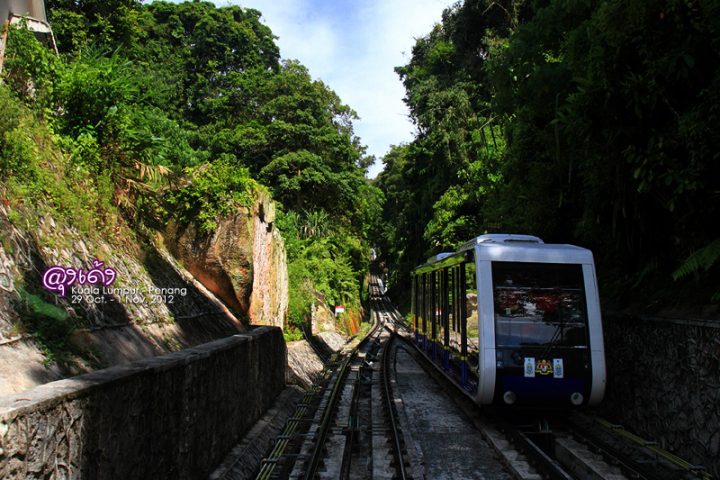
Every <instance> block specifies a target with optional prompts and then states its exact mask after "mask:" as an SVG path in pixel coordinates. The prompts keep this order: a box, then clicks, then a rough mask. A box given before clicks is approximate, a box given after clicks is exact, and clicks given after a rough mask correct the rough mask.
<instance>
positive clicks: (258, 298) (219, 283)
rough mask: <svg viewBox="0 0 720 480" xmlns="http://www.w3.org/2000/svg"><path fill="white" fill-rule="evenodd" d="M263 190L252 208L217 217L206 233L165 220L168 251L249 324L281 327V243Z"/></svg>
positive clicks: (283, 303) (284, 300)
mask: <svg viewBox="0 0 720 480" xmlns="http://www.w3.org/2000/svg"><path fill="white" fill-rule="evenodd" d="M274 220H275V207H274V204H273V202H272V200H271V199H270V198H269V197H268V196H267V195H266V194H264V193H260V194H258V197H257V200H256V201H255V204H254V205H253V207H252V208H247V209H243V208H241V209H239V211H238V213H236V214H235V215H232V216H229V217H227V218H224V219H221V220H219V221H218V227H217V229H216V230H215V231H214V232H213V233H212V234H210V235H207V234H204V233H202V232H200V231H199V230H198V228H197V227H196V226H195V225H192V224H191V225H187V226H184V227H179V226H178V225H170V226H169V227H168V230H167V232H166V234H165V241H166V243H167V245H168V248H169V250H170V251H171V252H172V254H173V255H174V256H175V257H176V258H177V259H178V260H179V261H180V262H181V263H182V264H183V265H184V267H185V268H186V269H187V270H188V271H189V272H190V273H192V274H193V276H194V277H195V278H196V279H198V281H200V283H202V284H203V285H204V286H205V287H206V288H207V289H208V290H210V291H211V292H212V293H213V294H215V295H216V296H217V297H218V298H219V299H221V300H222V301H223V302H224V303H225V304H226V305H228V306H230V307H231V308H232V309H233V310H234V311H235V312H236V313H239V314H240V315H241V316H245V318H247V319H248V320H249V323H252V324H263V325H275V326H279V327H281V328H282V326H283V323H284V319H285V316H286V314H287V305H288V291H287V289H288V286H287V275H288V274H287V261H286V255H285V244H284V241H283V239H282V237H281V236H280V234H279V232H278V231H277V229H275V228H274V225H273V222H274Z"/></svg>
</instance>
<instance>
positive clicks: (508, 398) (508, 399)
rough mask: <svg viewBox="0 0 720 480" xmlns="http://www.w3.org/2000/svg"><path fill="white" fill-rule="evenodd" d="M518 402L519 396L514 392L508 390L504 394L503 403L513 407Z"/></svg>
mask: <svg viewBox="0 0 720 480" xmlns="http://www.w3.org/2000/svg"><path fill="white" fill-rule="evenodd" d="M516 400H517V395H515V392H513V391H512V390H508V391H507V392H505V393H504V394H503V401H504V402H505V403H507V404H508V405H512V404H513V403H515V401H516Z"/></svg>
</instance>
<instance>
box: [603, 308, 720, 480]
mask: <svg viewBox="0 0 720 480" xmlns="http://www.w3.org/2000/svg"><path fill="white" fill-rule="evenodd" d="M604 322H605V326H604V327H605V349H606V359H607V371H608V385H607V391H606V395H605V401H604V403H603V410H604V412H603V415H604V416H606V417H608V418H609V419H611V420H613V421H615V422H618V423H620V424H622V425H624V426H626V427H627V428H628V429H629V430H632V431H634V432H636V433H638V434H639V435H641V436H643V437H644V438H646V439H648V440H654V441H657V442H658V443H659V444H660V446H661V447H663V448H665V449H667V450H669V451H671V452H673V453H675V454H677V455H679V456H680V457H682V458H684V459H686V460H688V461H690V462H692V463H694V464H701V465H704V466H705V467H706V468H708V470H709V471H710V472H711V473H712V474H713V475H714V476H715V477H717V478H720V322H707V321H674V320H669V319H657V318H638V317H629V316H626V317H620V316H610V317H607V318H605V319H604Z"/></svg>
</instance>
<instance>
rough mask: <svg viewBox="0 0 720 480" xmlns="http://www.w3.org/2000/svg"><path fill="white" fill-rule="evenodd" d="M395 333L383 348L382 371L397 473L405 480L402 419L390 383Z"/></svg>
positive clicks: (392, 333)
mask: <svg viewBox="0 0 720 480" xmlns="http://www.w3.org/2000/svg"><path fill="white" fill-rule="evenodd" d="M395 335H396V334H395V333H394V332H391V336H390V339H389V340H388V341H387V344H386V345H385V347H384V348H383V354H382V364H381V372H382V383H383V391H384V393H385V395H384V396H385V404H386V407H387V411H388V416H389V420H390V425H391V429H390V433H391V436H392V442H393V447H394V450H395V459H396V461H397V473H398V475H399V477H398V478H400V479H401V480H405V479H407V478H408V476H407V471H406V470H405V458H404V455H403V449H402V441H401V433H400V431H399V430H398V423H399V421H400V420H399V418H398V416H397V411H396V409H395V402H394V399H393V394H392V387H391V385H390V347H391V345H392V342H393V339H394V337H395Z"/></svg>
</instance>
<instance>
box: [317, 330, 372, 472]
mask: <svg viewBox="0 0 720 480" xmlns="http://www.w3.org/2000/svg"><path fill="white" fill-rule="evenodd" d="M379 327H380V319H379V318H376V320H375V324H374V325H373V328H372V329H371V330H370V331H369V332H368V334H367V335H366V336H365V337H364V338H363V339H362V340H361V341H360V342H359V343H358V344H357V345H356V346H355V348H353V350H352V351H351V352H350V353H349V354H348V355H347V356H346V357H345V359H344V360H343V362H342V364H341V365H340V369H339V370H338V372H337V376H336V380H335V383H334V384H333V386H332V390H331V391H330V396H329V397H328V402H327V404H326V406H325V410H324V411H323V417H322V420H321V423H320V428H319V429H318V434H317V437H316V441H315V445H314V447H313V451H312V454H311V455H310V459H309V460H308V466H307V468H306V469H305V474H304V475H303V478H305V479H306V480H310V479H313V478H315V476H316V475H317V471H318V467H319V466H320V461H321V460H322V459H323V454H322V451H323V448H324V447H325V442H326V440H327V435H328V432H329V431H330V426H331V425H332V420H333V417H334V416H335V413H336V409H337V404H338V402H339V401H340V397H341V395H340V394H341V392H342V388H343V387H344V385H345V379H346V378H347V373H348V370H349V367H350V363H351V362H352V361H353V360H354V359H355V356H356V355H357V353H358V352H359V351H360V348H362V347H363V346H364V345H365V343H367V341H368V340H369V339H370V337H371V336H373V335H375V334H376V333H377V331H378V330H379Z"/></svg>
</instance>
